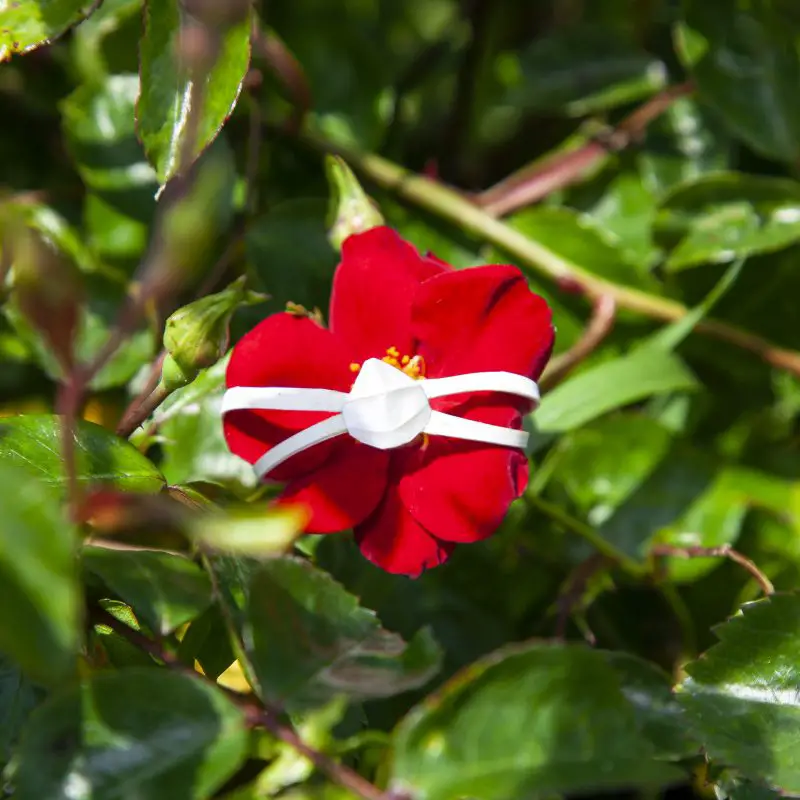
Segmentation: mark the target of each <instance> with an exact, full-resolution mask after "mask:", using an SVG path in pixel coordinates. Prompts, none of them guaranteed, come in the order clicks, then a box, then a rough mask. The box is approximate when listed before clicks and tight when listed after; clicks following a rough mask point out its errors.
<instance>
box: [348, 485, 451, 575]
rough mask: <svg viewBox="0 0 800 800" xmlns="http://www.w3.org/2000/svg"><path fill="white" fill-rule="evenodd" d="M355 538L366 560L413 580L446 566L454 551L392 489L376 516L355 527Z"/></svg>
mask: <svg viewBox="0 0 800 800" xmlns="http://www.w3.org/2000/svg"><path fill="white" fill-rule="evenodd" d="M355 535H356V541H357V542H358V546H359V547H360V548H361V553H362V554H363V555H364V557H365V558H367V559H369V560H370V561H371V562H372V563H373V564H375V565H376V566H378V567H380V568H381V569H383V570H385V571H386V572H391V573H394V574H395V575H409V576H410V577H412V578H417V577H419V575H420V574H421V573H422V572H423V571H424V570H426V569H430V568H431V567H436V566H438V565H439V564H443V563H444V562H445V561H447V559H448V557H449V556H450V553H452V552H453V549H454V548H455V545H454V544H451V543H449V542H440V541H439V540H438V539H436V538H435V537H434V536H431V534H430V533H428V531H426V530H425V529H424V528H423V527H422V526H421V525H419V524H418V523H417V522H416V521H415V520H414V518H413V517H412V516H411V515H410V514H409V513H408V511H406V509H405V508H404V506H403V504H402V503H401V502H400V497H399V495H398V494H397V492H395V491H392V490H391V488H390V490H389V491H388V492H387V493H386V495H385V497H384V499H383V503H381V505H380V506H379V507H378V509H377V510H376V511H375V513H374V514H373V515H372V516H371V517H369V518H368V519H367V520H366V521H365V522H363V523H362V524H361V525H358V526H357V527H356V529H355Z"/></svg>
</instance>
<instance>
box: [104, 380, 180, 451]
mask: <svg viewBox="0 0 800 800" xmlns="http://www.w3.org/2000/svg"><path fill="white" fill-rule="evenodd" d="M171 394H172V391H171V390H170V389H167V388H166V387H165V386H164V384H163V383H159V384H157V385H156V388H155V389H153V391H152V392H151V393H150V394H149V395H148V397H146V398H145V399H144V400H142V401H141V402H140V403H137V404H136V405H135V406H131V407H129V408H128V411H126V412H125V414H124V415H123V417H122V419H121V420H120V423H119V425H117V436H122V437H124V438H126V439H127V438H128V437H129V436H130V435H131V434H132V433H133V432H134V431H135V430H136V429H137V428H138V427H139V426H140V425H141V424H142V423H143V422H144V421H145V420H146V419H147V418H148V417H149V416H150V415H151V414H152V413H153V412H154V411H155V410H156V409H157V408H158V407H159V406H160V405H161V404H162V403H163V402H164V401H165V400H166V399H167V398H168V397H169V396H170V395H171Z"/></svg>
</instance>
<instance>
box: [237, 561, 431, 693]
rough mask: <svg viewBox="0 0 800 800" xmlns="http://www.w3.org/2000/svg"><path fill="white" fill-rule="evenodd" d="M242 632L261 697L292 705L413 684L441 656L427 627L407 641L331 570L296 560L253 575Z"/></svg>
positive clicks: (425, 675)
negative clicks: (360, 602)
mask: <svg viewBox="0 0 800 800" xmlns="http://www.w3.org/2000/svg"><path fill="white" fill-rule="evenodd" d="M243 638H244V641H245V643H246V646H247V647H248V655H249V658H250V661H251V663H252V665H253V670H254V672H255V675H256V677H257V679H258V682H259V685H260V688H261V693H262V696H263V697H264V698H265V699H267V700H269V701H270V702H275V703H280V704H284V703H288V704H290V705H291V706H293V707H304V706H305V707H307V706H315V705H320V704H322V703H324V702H326V701H328V700H330V699H331V698H332V697H334V696H336V695H337V694H346V695H348V696H350V697H352V698H356V699H368V698H375V697H387V696H390V695H393V694H398V693H399V692H403V691H407V690H409V689H414V688H416V687H418V686H421V685H423V684H425V683H427V681H428V680H430V678H431V677H432V676H433V675H434V674H435V673H436V671H437V670H438V668H439V662H440V658H441V651H440V649H439V646H438V645H437V644H436V642H435V641H434V639H433V637H432V636H431V634H430V633H429V632H428V631H427V629H423V630H422V631H420V633H419V634H418V635H417V636H415V637H414V639H413V640H412V641H411V642H409V643H408V644H406V643H405V642H404V641H403V640H402V639H401V638H400V637H399V636H398V635H397V634H395V633H390V632H389V631H387V630H384V629H383V628H382V627H381V626H380V623H379V622H378V619H377V618H376V616H375V614H374V612H372V611H368V610H366V609H364V608H361V607H360V606H359V605H358V600H357V598H356V597H354V596H353V595H351V594H349V593H348V592H346V591H345V589H344V588H343V587H342V586H341V585H340V584H338V583H336V582H335V581H334V580H333V579H332V578H331V577H330V576H329V575H328V574H326V573H325V572H322V571H320V570H318V569H315V568H314V567H312V566H311V565H310V564H308V563H307V562H304V561H300V560H298V559H293V558H280V559H273V560H271V561H267V562H265V563H264V565H263V566H262V567H261V568H260V569H259V570H258V571H257V572H256V573H255V575H254V576H253V579H252V585H251V587H250V594H249V600H248V605H247V620H246V628H245V634H244V637H243Z"/></svg>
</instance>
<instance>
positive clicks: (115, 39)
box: [71, 0, 142, 83]
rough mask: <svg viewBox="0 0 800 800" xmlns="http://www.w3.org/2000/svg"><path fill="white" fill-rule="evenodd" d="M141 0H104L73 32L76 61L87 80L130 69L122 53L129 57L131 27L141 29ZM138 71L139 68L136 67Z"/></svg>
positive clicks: (122, 72)
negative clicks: (125, 45) (128, 45)
mask: <svg viewBox="0 0 800 800" xmlns="http://www.w3.org/2000/svg"><path fill="white" fill-rule="evenodd" d="M141 11H142V3H141V0H103V2H102V3H101V4H100V6H99V7H98V8H97V10H96V11H95V12H94V13H93V14H92V15H91V16H90V17H89V18H88V19H86V20H85V21H84V22H83V23H81V25H79V26H78V27H77V28H76V29H75V31H74V33H73V35H72V43H71V44H72V52H73V62H74V64H75V66H76V68H77V69H78V70H79V71H80V73H81V76H82V78H83V80H84V81H85V82H87V83H93V82H102V80H103V78H104V77H105V76H106V75H110V74H124V73H126V72H130V71H131V70H130V68H126V67H127V63H126V62H124V61H123V63H122V64H121V63H120V57H122V59H126V58H127V57H129V53H128V52H120V51H121V50H122V51H126V50H127V48H124V47H120V44H121V42H122V43H126V42H127V36H126V34H128V31H129V30H131V29H132V31H134V32H136V33H138V32H139V31H138V25H139V24H140V23H141ZM134 71H135V70H134Z"/></svg>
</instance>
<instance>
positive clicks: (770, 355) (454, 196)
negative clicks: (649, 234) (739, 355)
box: [279, 131, 800, 376]
mask: <svg viewBox="0 0 800 800" xmlns="http://www.w3.org/2000/svg"><path fill="white" fill-rule="evenodd" d="M279 132H280V131H279ZM302 138H303V141H305V142H306V143H307V144H308V145H309V146H311V147H314V148H316V149H318V150H321V151H323V152H330V153H335V154H337V155H340V156H341V157H342V158H344V159H345V161H347V162H348V163H349V164H350V165H351V166H352V167H354V168H355V169H356V170H357V171H359V172H361V173H362V174H363V175H365V176H366V177H367V178H369V179H370V180H372V181H373V183H375V184H376V185H378V186H381V187H382V188H384V189H386V190H388V191H390V192H393V193H394V194H395V195H396V196H397V197H399V198H401V199H402V200H405V201H406V202H408V203H410V204H412V205H414V206H417V207H419V208H423V209H425V210H427V211H430V212H432V213H433V214H435V215H436V216H438V217H439V218H440V219H444V220H448V221H450V222H452V223H454V224H455V225H458V226H459V228H460V229H462V230H463V231H464V232H465V233H467V234H472V235H474V236H476V237H478V238H480V239H482V240H483V241H486V242H489V243H491V244H493V245H495V246H496V247H497V248H499V249H501V250H503V251H505V252H506V253H508V254H509V256H511V257H512V258H515V259H516V260H517V263H519V265H520V266H521V267H522V268H523V269H527V270H528V271H530V272H532V273H534V274H536V275H537V276H539V277H544V278H547V279H549V280H552V281H554V282H560V281H566V282H572V283H573V284H575V285H576V286H578V287H579V288H580V290H581V292H582V293H583V295H584V296H585V297H587V298H588V299H590V300H592V301H594V300H597V299H598V298H599V297H602V296H603V295H610V296H611V297H613V298H614V301H615V302H616V304H617V306H618V307H619V308H625V309H628V310H630V311H635V312H637V313H639V314H642V315H644V316H647V317H651V318H653V319H659V320H664V321H667V322H674V321H676V320H679V319H683V317H685V316H686V314H687V313H689V309H687V307H686V306H685V305H683V304H682V303H679V302H677V301H675V300H670V299H668V298H665V297H658V296H656V295H651V294H648V293H647V292H645V291H642V290H640V289H633V288H630V287H628V286H621V285H619V284H616V283H613V282H611V281H609V280H606V279H605V278H601V277H599V276H597V275H595V274H594V273H592V272H590V271H589V270H587V269H584V268H583V267H580V266H578V265H577V264H573V263H572V262H570V261H568V260H567V259H565V258H562V257H561V256H559V255H558V254H557V253H555V252H553V251H552V250H550V249H548V248H547V247H545V246H544V245H542V244H539V242H536V241H534V240H532V239H529V238H528V237H527V236H525V234H524V233H521V232H520V231H518V230H515V229H514V228H512V227H510V226H509V225H506V224H505V223H503V222H502V221H501V220H498V219H496V218H495V217H493V216H491V215H490V214H487V213H486V212H485V211H484V210H483V209H482V208H479V207H478V206H476V205H475V204H474V203H472V202H470V201H469V200H467V199H465V198H464V197H462V196H461V195H459V193H458V192H456V191H453V190H452V189H449V188H448V187H446V186H443V185H442V184H440V183H438V182H436V181H433V180H431V179H430V178H425V177H422V176H420V175H415V174H414V173H412V172H410V171H409V170H407V169H405V168H404V167H401V166H399V165H397V164H394V163H392V162H391V161H388V160H387V159H385V158H382V157H381V156H377V155H375V154H373V153H362V152H361V151H359V150H356V149H354V148H351V147H348V146H345V145H340V144H339V143H334V142H331V141H330V140H328V139H326V138H324V137H322V136H321V135H319V134H315V133H305V134H303V136H302ZM695 331H696V332H698V333H701V334H705V335H706V336H711V337H713V338H714V339H719V340H721V341H724V342H728V343H730V344H733V345H736V346H737V347H740V348H742V349H743V350H747V351H748V352H750V353H753V354H755V355H757V356H758V357H759V358H761V359H762V361H764V362H766V363H767V364H770V365H771V366H773V367H776V368H778V369H784V370H787V371H789V372H792V373H794V374H795V375H798V376H800V353H798V352H797V351H794V350H786V349H784V348H781V347H778V346H776V345H774V344H773V343H772V342H770V341H768V340H767V339H764V338H763V337H761V336H758V335H756V334H754V333H750V332H749V331H746V330H743V329H741V328H737V327H736V326H734V325H729V324H728V323H725V322H720V321H717V320H713V319H704V320H701V321H700V322H699V323H698V324H697V325H696V326H695Z"/></svg>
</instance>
